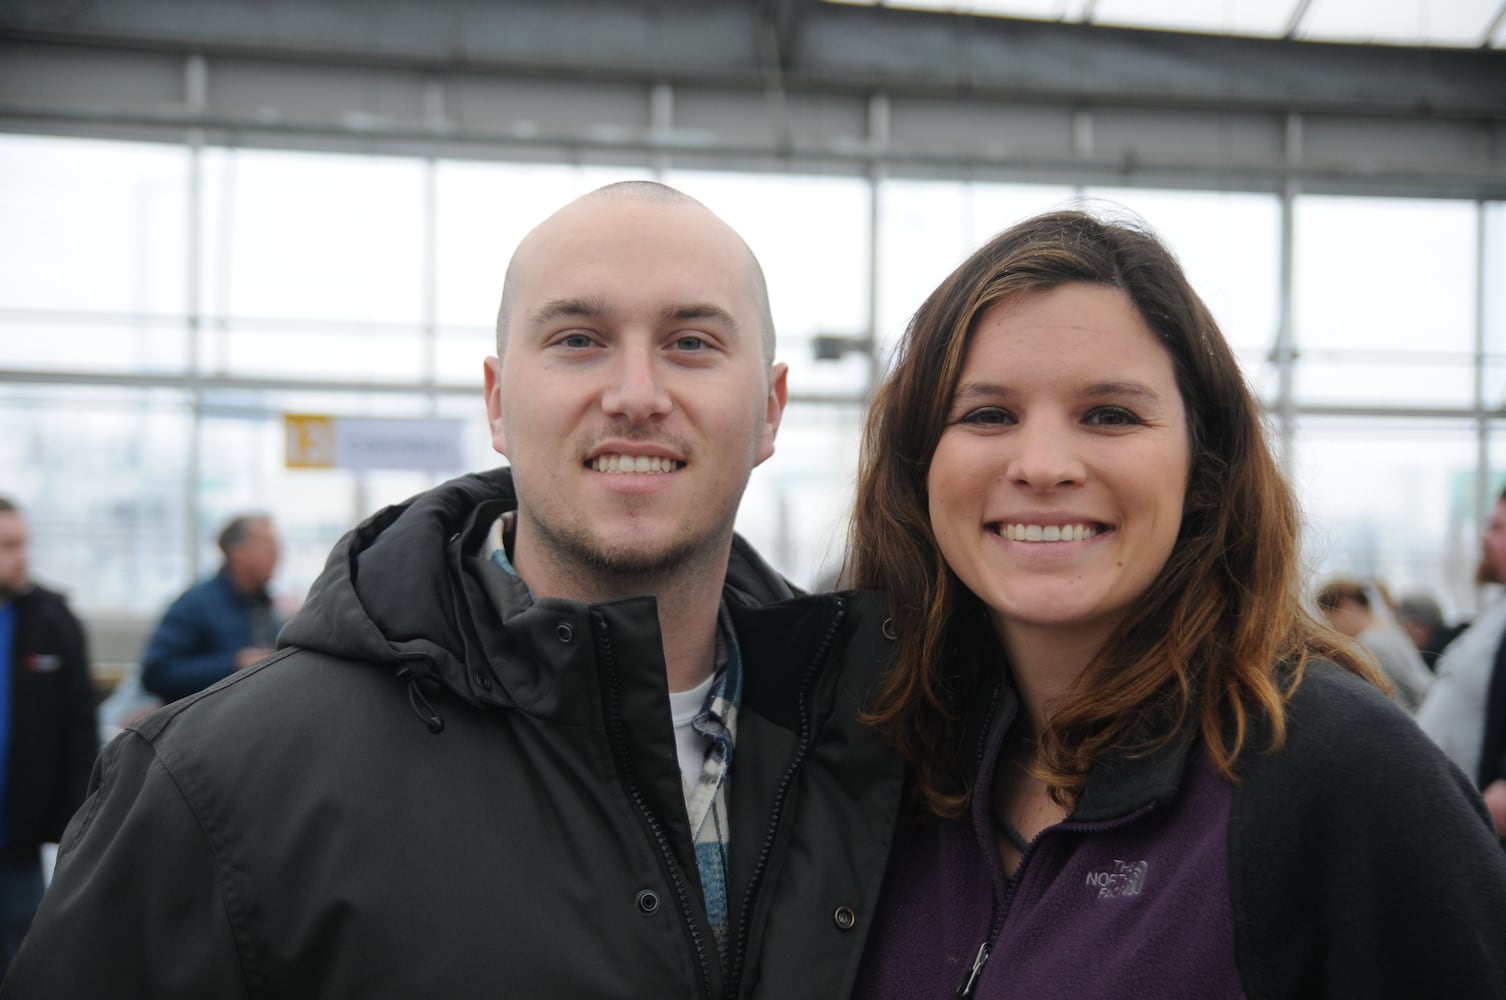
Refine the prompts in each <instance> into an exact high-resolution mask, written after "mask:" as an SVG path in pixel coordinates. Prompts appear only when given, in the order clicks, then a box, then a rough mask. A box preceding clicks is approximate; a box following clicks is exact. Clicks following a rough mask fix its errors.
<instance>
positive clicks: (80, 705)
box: [46, 603, 99, 841]
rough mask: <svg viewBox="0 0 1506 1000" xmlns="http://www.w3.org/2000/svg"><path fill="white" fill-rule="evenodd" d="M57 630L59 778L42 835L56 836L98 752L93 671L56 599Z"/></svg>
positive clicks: (79, 632) (80, 634) (78, 633)
mask: <svg viewBox="0 0 1506 1000" xmlns="http://www.w3.org/2000/svg"><path fill="white" fill-rule="evenodd" d="M58 612H59V616H60V619H61V620H60V622H59V630H60V638H61V640H62V648H63V669H64V670H65V671H66V674H65V679H66V683H67V719H66V723H65V726H66V732H65V734H64V736H63V739H64V740H65V741H66V746H65V747H64V765H63V773H62V781H61V782H60V783H59V786H58V789H57V795H56V797H55V798H54V800H53V803H52V808H51V810H50V814H49V815H48V817H47V820H46V836H47V837H48V839H49V840H52V841H56V840H58V839H59V838H60V837H61V836H62V833H63V829H64V828H65V827H66V826H67V825H68V820H69V818H70V817H71V816H72V815H73V813H74V811H75V810H76V809H78V807H79V804H80V803H82V802H83V801H84V795H85V793H86V791H87V789H88V785H89V775H90V772H91V771H92V770H93V769H94V759H95V757H96V756H97V755H98V754H99V719H98V715H97V713H96V711H95V692H94V674H93V672H92V671H91V670H90V669H89V653H88V645H87V643H86V642H85V640H84V630H83V628H82V627H80V626H79V623H78V619H77V618H75V617H74V616H73V612H71V611H69V610H68V607H67V605H66V604H62V603H59V605H58Z"/></svg>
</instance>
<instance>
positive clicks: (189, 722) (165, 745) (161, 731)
mask: <svg viewBox="0 0 1506 1000" xmlns="http://www.w3.org/2000/svg"><path fill="white" fill-rule="evenodd" d="M388 688H390V689H391V691H388V690H387V689H388ZM383 700H391V701H394V702H396V701H401V700H402V699H401V691H400V690H399V684H398V682H397V681H396V680H395V679H394V678H393V677H392V675H391V674H390V673H389V672H387V671H384V670H382V669H380V668H377V667H373V666H372V665H371V664H368V663H364V662H361V661H358V660H347V659H341V658H340V657H336V656H329V655H325V654H322V653H315V652H311V651H309V650H304V649H300V648H297V647H291V648H288V649H284V650H282V651H280V652H278V653H277V654H275V655H274V656H272V657H270V658H269V659H267V660H266V661H264V662H262V663H260V664H258V665H257V666H255V667H251V668H249V669H246V670H238V671H236V672H235V673H233V674H231V675H230V676H229V677H227V678H225V679H224V680H223V681H220V682H219V683H217V684H214V685H211V686H210V687H208V688H205V689H204V690H203V691H200V692H198V693H196V694H193V695H190V696H188V697H186V698H183V699H180V700H178V701H175V702H173V703H171V704H170V705H168V706H166V707H165V708H162V709H159V710H158V711H156V712H154V713H153V714H152V715H150V716H148V717H147V718H146V719H144V720H142V721H141V722H140V723H138V724H136V725H135V726H133V727H132V729H134V730H135V731H136V733H137V734H138V735H139V736H141V737H142V738H144V739H146V740H147V741H148V742H149V743H152V744H153V745H154V746H155V747H156V748H157V751H158V753H159V755H161V754H167V755H174V754H177V753H180V752H183V753H188V754H203V753H206V752H207V753H211V754H212V753H215V752H219V751H224V752H226V753H230V754H236V753H244V752H246V751H248V750H249V749H250V748H252V747H257V746H277V745H286V746H289V747H290V748H292V749H295V751H297V750H298V748H299V747H300V745H301V749H303V750H307V749H309V748H310V746H311V745H310V744H309V743H306V742H303V743H301V744H300V741H301V740H303V739H304V738H314V739H315V742H317V734H318V733H319V731H320V729H321V727H328V726H330V725H331V724H333V723H335V722H336V721H337V720H339V719H340V718H342V717H344V716H346V715H348V714H349V713H351V712H358V711H370V710H371V706H372V704H373V703H380V702H381V701H383ZM404 704H406V703H404ZM373 722H374V723H375V722H376V720H373Z"/></svg>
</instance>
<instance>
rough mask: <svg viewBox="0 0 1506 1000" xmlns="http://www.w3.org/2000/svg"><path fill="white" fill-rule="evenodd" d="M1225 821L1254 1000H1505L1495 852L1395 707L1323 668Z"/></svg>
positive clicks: (1505, 887) (1485, 824) (1450, 771)
mask: <svg viewBox="0 0 1506 1000" xmlns="http://www.w3.org/2000/svg"><path fill="white" fill-rule="evenodd" d="M1321 667H1322V668H1323V669H1320V670H1310V671H1309V674H1308V677H1307V678H1306V679H1305V680H1304V681H1303V683H1302V685H1301V688H1299V690H1298V694H1297V696H1296V697H1295V698H1294V699H1293V700H1292V702H1291V704H1290V711H1289V715H1288V719H1289V727H1290V728H1289V735H1288V740H1287V743H1286V745H1285V746H1284V747H1283V748H1282V749H1281V750H1280V751H1278V752H1276V753H1274V754H1262V756H1261V757H1260V758H1259V759H1255V760H1253V762H1252V763H1251V764H1250V765H1249V768H1248V773H1247V774H1246V776H1245V781H1244V784H1243V787H1242V788H1241V789H1240V791H1239V792H1238V793H1237V794H1236V799H1235V801H1236V806H1235V809H1234V812H1233V814H1232V815H1231V822H1230V851H1231V873H1232V877H1233V886H1232V889H1233V898H1234V907H1235V914H1234V916H1235V928H1236V940H1237V942H1238V949H1239V964H1240V968H1241V972H1242V973H1243V975H1244V978H1245V982H1246V992H1247V994H1248V995H1249V996H1250V997H1252V998H1255V997H1287V996H1303V997H1335V998H1338V997H1343V998H1393V1000H1404V998H1411V997H1420V996H1440V997H1442V996H1447V997H1465V996H1469V997H1486V996H1491V997H1506V851H1503V850H1502V849H1501V844H1500V842H1499V841H1498V840H1497V839H1496V837H1495V832H1494V830H1493V829H1492V827H1491V825H1490V821H1489V818H1488V816H1487V815H1486V813H1485V809H1484V806H1483V804H1482V803H1481V801H1480V798H1479V795H1478V793H1477V792H1476V791H1475V789H1474V785H1473V783H1472V782H1471V781H1470V780H1469V778H1467V777H1466V776H1465V775H1464V774H1463V772H1461V771H1460V770H1459V769H1458V768H1457V767H1455V766H1454V765H1453V764H1452V763H1451V762H1450V761H1449V760H1448V759H1447V758H1446V757H1444V755H1443V754H1442V752H1441V751H1440V750H1439V749H1438V748H1437V746H1436V745H1434V744H1433V743H1432V742H1431V741H1430V740H1428V739H1427V738H1426V737H1425V736H1424V735H1423V734H1422V733H1421V732H1420V731H1419V730H1418V729H1417V727H1416V726H1415V725H1414V724H1413V723H1412V721H1411V720H1410V719H1409V718H1407V717H1406V716H1405V715H1404V714H1403V713H1402V712H1401V711H1400V710H1398V709H1397V708H1396V707H1395V706H1394V705H1392V704H1390V703H1389V702H1387V701H1386V700H1385V699H1384V697H1383V696H1381V695H1380V693H1379V692H1377V691H1375V690H1374V689H1373V688H1371V687H1370V686H1369V685H1367V684H1364V683H1363V682H1361V681H1359V680H1358V679H1357V678H1353V677H1351V676H1349V675H1342V676H1338V675H1337V670H1336V668H1333V667H1328V666H1327V665H1326V664H1325V665H1321Z"/></svg>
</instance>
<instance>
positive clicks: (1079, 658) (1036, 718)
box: [994, 618, 1109, 737]
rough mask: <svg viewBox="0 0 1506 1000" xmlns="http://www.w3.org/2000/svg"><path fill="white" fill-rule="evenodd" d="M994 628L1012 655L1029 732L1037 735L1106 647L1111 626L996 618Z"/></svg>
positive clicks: (1016, 686) (1015, 681)
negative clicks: (1054, 624) (1063, 625)
mask: <svg viewBox="0 0 1506 1000" xmlns="http://www.w3.org/2000/svg"><path fill="white" fill-rule="evenodd" d="M994 632H995V634H997V635H998V637H999V642H1000V644H1001V645H1002V646H1003V647H1004V652H1005V654H1006V655H1007V656H1008V658H1009V667H1010V672H1011V674H1012V675H1013V678H1014V685H1015V689H1016V690H1017V691H1018V692H1019V696H1020V703H1021V706H1022V707H1023V708H1024V710H1025V714H1026V719H1025V720H1024V721H1025V722H1026V724H1027V725H1028V727H1029V729H1028V731H1029V734H1030V735H1031V736H1032V737H1037V736H1039V735H1040V733H1042V732H1043V731H1044V730H1045V728H1046V724H1047V722H1048V721H1049V719H1050V717H1051V712H1052V710H1053V708H1054V707H1055V706H1056V705H1057V704H1059V703H1060V701H1061V699H1062V698H1063V697H1064V696H1065V695H1066V693H1067V692H1068V691H1069V690H1070V689H1071V687H1072V685H1073V684H1074V683H1075V682H1076V681H1077V678H1078V677H1079V676H1080V675H1081V674H1082V672H1083V671H1084V670H1086V669H1087V667H1088V664H1089V663H1091V662H1092V660H1093V657H1095V656H1097V655H1098V652H1099V650H1100V649H1102V648H1103V644H1104V641H1105V640H1106V639H1107V638H1108V632H1109V630H1108V629H1103V628H1092V627H1084V628H1078V629H1071V628H1059V627H1052V626H1045V627H1042V626H1032V625H1021V624H1020V623H1018V622H1004V621H1000V620H999V619H997V618H996V619H995V620H994Z"/></svg>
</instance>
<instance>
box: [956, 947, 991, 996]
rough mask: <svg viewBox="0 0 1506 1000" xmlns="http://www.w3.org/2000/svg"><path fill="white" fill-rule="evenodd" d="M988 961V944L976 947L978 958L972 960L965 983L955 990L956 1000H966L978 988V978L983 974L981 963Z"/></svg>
mask: <svg viewBox="0 0 1506 1000" xmlns="http://www.w3.org/2000/svg"><path fill="white" fill-rule="evenodd" d="M986 961H988V942H987V941H984V942H983V943H982V944H980V945H978V957H977V958H975V959H973V969H972V971H971V972H969V973H968V974H967V982H965V983H963V984H962V986H961V988H960V989H958V990H957V1000H967V998H968V997H970V996H972V995H973V990H974V989H976V988H977V986H978V977H979V976H981V975H982V974H983V963H984V962H986Z"/></svg>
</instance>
